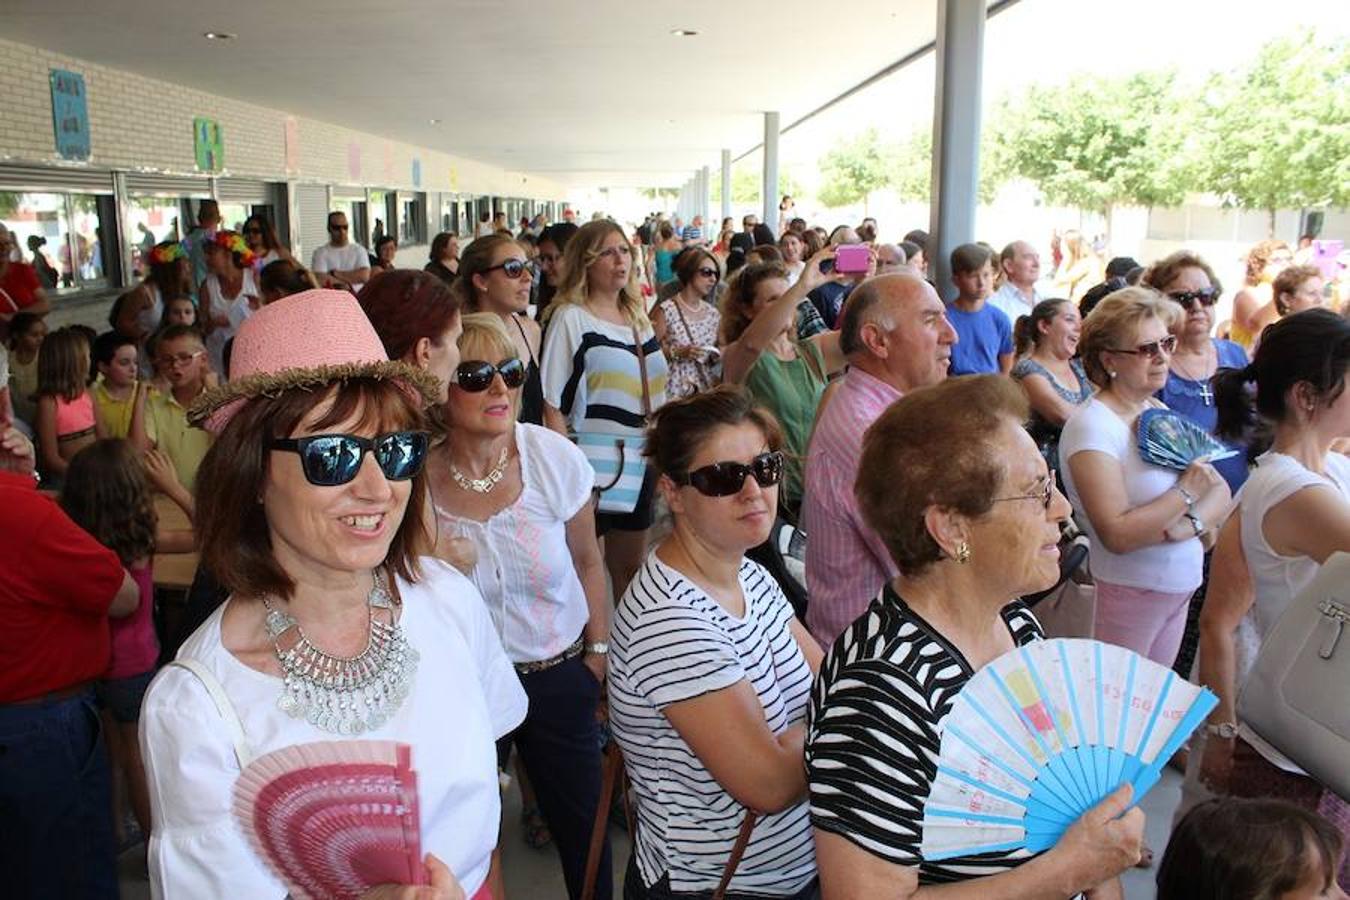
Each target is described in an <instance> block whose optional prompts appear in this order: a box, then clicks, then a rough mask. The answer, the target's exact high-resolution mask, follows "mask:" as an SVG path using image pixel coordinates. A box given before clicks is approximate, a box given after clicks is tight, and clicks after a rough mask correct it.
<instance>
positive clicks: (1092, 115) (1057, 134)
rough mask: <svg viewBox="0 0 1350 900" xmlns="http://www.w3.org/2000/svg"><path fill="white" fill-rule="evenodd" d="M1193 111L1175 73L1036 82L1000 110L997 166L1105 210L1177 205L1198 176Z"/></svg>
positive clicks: (1064, 198) (1046, 190)
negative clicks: (1188, 108) (1178, 87)
mask: <svg viewBox="0 0 1350 900" xmlns="http://www.w3.org/2000/svg"><path fill="white" fill-rule="evenodd" d="M1185 110H1186V106H1185V104H1183V103H1181V102H1180V100H1179V98H1178V95H1177V91H1176V89H1175V78H1174V76H1173V74H1172V73H1170V72H1141V73H1137V74H1135V75H1131V76H1129V77H1128V78H1123V79H1111V80H1108V79H1103V78H1082V79H1077V80H1075V81H1071V82H1069V83H1068V84H1064V85H1055V86H1049V87H1045V86H1039V85H1037V86H1032V87H1031V88H1029V89H1028V90H1027V91H1026V92H1025V93H1023V94H1022V95H1021V96H1020V97H1017V98H1014V99H1011V100H1008V101H1005V102H1004V103H1003V105H1002V108H1001V109H999V110H998V112H997V113H996V115H995V122H996V123H997V124H996V126H995V127H994V129H992V130H993V131H996V133H997V138H996V146H997V148H998V149H997V151H996V152H995V153H992V154H991V168H993V169H995V170H999V174H1006V175H1008V176H1012V177H1020V178H1025V179H1027V180H1028V181H1030V182H1032V183H1033V184H1035V185H1036V186H1037V187H1038V188H1039V189H1040V191H1041V193H1042V194H1044V195H1045V198H1046V199H1047V200H1049V201H1050V202H1051V203H1055V204H1061V205H1065V206H1076V207H1078V208H1080V209H1085V210H1091V211H1094V212H1098V213H1102V214H1103V215H1107V214H1109V213H1110V210H1111V208H1112V207H1113V206H1117V205H1130V206H1176V205H1179V204H1180V203H1181V202H1182V201H1183V200H1184V199H1185V195H1186V190H1187V188H1188V187H1189V186H1190V185H1191V184H1192V183H1193V182H1194V181H1195V177H1196V175H1195V171H1194V166H1193V163H1192V162H1191V161H1192V159H1193V158H1194V157H1193V154H1192V153H1191V152H1189V151H1190V148H1189V147H1188V146H1187V141H1188V139H1189V138H1188V135H1189V134H1190V129H1189V128H1188V127H1187V122H1186V119H1187V116H1186V115H1185Z"/></svg>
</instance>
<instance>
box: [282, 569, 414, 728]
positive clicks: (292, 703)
mask: <svg viewBox="0 0 1350 900" xmlns="http://www.w3.org/2000/svg"><path fill="white" fill-rule="evenodd" d="M373 575H374V584H373V585H372V587H371V589H370V597H369V598H368V606H369V611H370V631H369V634H368V636H367V638H366V646H365V648H364V649H363V650H362V651H361V652H360V653H358V654H356V655H355V656H350V657H347V656H335V655H333V654H331V653H328V652H326V651H324V650H321V649H319V648H318V647H316V646H314V644H312V643H310V640H309V638H308V637H306V635H305V632H304V630H303V629H302V628H301V627H300V623H298V622H297V621H296V620H295V619H294V618H293V617H292V616H291V615H290V614H289V613H286V612H284V611H282V610H280V609H277V608H276V607H275V606H274V605H273V604H272V601H271V600H270V599H269V598H268V597H266V596H264V597H263V606H264V607H266V609H267V619H266V622H265V628H266V629H267V635H268V637H270V638H271V640H272V645H273V646H274V647H275V649H276V654H277V660H278V661H279V662H280V663H281V669H282V671H283V672H284V673H285V675H284V676H283V677H282V689H281V696H280V697H278V698H277V707H278V708H279V709H280V710H281V711H282V712H284V713H286V714H287V715H289V716H291V717H292V718H295V719H304V720H305V721H307V722H309V724H311V725H313V726H314V727H316V728H319V729H322V730H323V731H327V732H330V733H332V734H341V735H349V734H363V733H365V732H367V731H373V730H375V729H377V728H379V727H380V726H381V725H383V724H384V723H385V722H386V721H388V720H389V718H390V716H392V715H393V714H394V713H396V712H398V708H399V706H401V705H402V703H403V701H404V699H406V698H407V696H408V692H409V690H410V689H411V686H412V680H413V677H414V676H415V675H416V673H417V662H418V658H419V657H418V653H417V650H416V649H415V648H414V647H412V646H411V645H409V643H408V638H407V636H406V635H405V634H404V633H403V627H402V625H401V624H400V622H399V619H398V618H397V617H396V616H395V615H394V610H395V606H396V605H397V604H396V603H395V601H394V600H393V598H392V597H391V596H390V594H389V588H388V585H387V580H386V578H387V576H386V575H385V574H384V573H383V572H381V571H378V570H377V571H375V572H374V573H373ZM385 619H387V621H384V620H385Z"/></svg>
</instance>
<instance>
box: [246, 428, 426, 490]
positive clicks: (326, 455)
mask: <svg viewBox="0 0 1350 900" xmlns="http://www.w3.org/2000/svg"><path fill="white" fill-rule="evenodd" d="M267 446H268V448H269V449H272V450H285V451H288V452H290V453H298V454H300V467H301V468H302V469H303V470H304V472H305V480H306V481H308V482H309V483H310V484H313V485H318V486H319V487H334V486H336V485H340V484H346V483H347V482H349V481H351V480H352V479H353V478H355V477H356V473H357V472H360V471H361V461H362V460H363V459H365V456H366V453H367V452H370V453H374V454H375V462H376V464H378V465H379V467H380V471H381V472H383V473H384V477H385V478H387V479H389V480H390V481H407V480H408V479H409V478H412V477H413V476H415V475H416V474H417V473H418V472H420V471H422V463H423V462H424V461H425V460H426V458H427V435H426V432H424V431H391V432H389V433H388V434H377V435H376V436H375V437H373V438H364V437H358V436H356V435H354V434H316V435H312V436H310V437H302V438H277V439H275V440H271V441H268V443H267Z"/></svg>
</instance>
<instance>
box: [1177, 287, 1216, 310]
mask: <svg viewBox="0 0 1350 900" xmlns="http://www.w3.org/2000/svg"><path fill="white" fill-rule="evenodd" d="M1167 296H1169V297H1171V298H1172V299H1173V300H1175V301H1177V302H1178V303H1180V304H1181V307H1182V309H1185V310H1191V309H1194V308H1195V304H1197V303H1199V304H1200V305H1201V306H1213V305H1214V304H1216V303H1218V302H1219V292H1218V291H1216V290H1214V288H1212V287H1211V288H1205V289H1204V290H1201V291H1172V292H1171V293H1169V294H1168V295H1167Z"/></svg>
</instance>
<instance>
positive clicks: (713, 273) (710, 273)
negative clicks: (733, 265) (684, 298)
mask: <svg viewBox="0 0 1350 900" xmlns="http://www.w3.org/2000/svg"><path fill="white" fill-rule="evenodd" d="M698 274H700V275H702V276H703V277H704V278H716V277H717V270H716V269H699V270H698Z"/></svg>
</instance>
